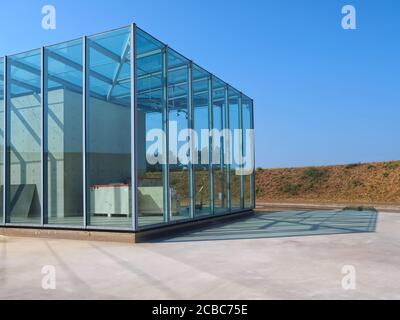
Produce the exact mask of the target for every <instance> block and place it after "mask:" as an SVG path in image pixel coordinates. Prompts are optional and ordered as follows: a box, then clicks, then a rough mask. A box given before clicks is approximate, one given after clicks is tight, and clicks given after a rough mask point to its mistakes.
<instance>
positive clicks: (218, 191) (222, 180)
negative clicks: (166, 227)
mask: <svg viewBox="0 0 400 320" xmlns="http://www.w3.org/2000/svg"><path fill="white" fill-rule="evenodd" d="M212 99H213V129H216V131H215V132H213V145H212V148H213V152H212V153H213V162H212V164H213V175H214V213H216V214H218V213H225V212H227V211H228V210H229V206H228V201H227V200H228V195H227V191H228V188H227V179H226V178H227V165H226V163H227V161H225V141H224V136H223V134H222V132H223V130H224V129H225V128H226V115H225V112H226V101H225V84H224V83H223V82H222V81H220V80H219V79H217V78H215V77H213V81H212Z"/></svg>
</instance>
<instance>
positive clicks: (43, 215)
mask: <svg viewBox="0 0 400 320" xmlns="http://www.w3.org/2000/svg"><path fill="white" fill-rule="evenodd" d="M45 50H46V49H45V48H44V47H42V49H41V70H40V71H41V72H40V78H41V79H40V83H41V95H40V96H41V112H40V115H41V119H40V122H41V123H40V125H41V135H42V137H41V142H42V143H41V154H40V157H41V164H42V165H41V174H40V188H41V192H40V220H41V224H42V226H44V225H46V224H47V223H48V210H47V202H48V198H47V179H45V177H46V178H47V174H48V172H47V156H46V155H47V140H48V139H47V135H46V132H47V117H46V114H47V99H48V97H47V95H48V90H47V81H46V74H47V69H48V68H47V59H46V51H45Z"/></svg>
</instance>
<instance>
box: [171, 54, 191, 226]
mask: <svg viewBox="0 0 400 320" xmlns="http://www.w3.org/2000/svg"><path fill="white" fill-rule="evenodd" d="M188 63H189V62H188V61H187V60H186V59H185V58H183V57H181V56H180V55H179V54H178V53H176V52H175V51H173V50H171V49H168V121H169V138H168V139H169V140H168V141H169V193H170V195H169V197H170V219H171V220H172V221H173V220H179V219H189V218H190V210H191V208H190V173H189V164H190V163H189V157H190V150H189V148H188V146H189V143H190V141H189V132H188V131H187V129H188V128H189V82H188Z"/></svg>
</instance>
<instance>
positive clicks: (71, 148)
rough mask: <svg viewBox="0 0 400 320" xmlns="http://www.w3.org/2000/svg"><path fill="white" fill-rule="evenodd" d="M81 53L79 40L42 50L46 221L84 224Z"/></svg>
mask: <svg viewBox="0 0 400 320" xmlns="http://www.w3.org/2000/svg"><path fill="white" fill-rule="evenodd" d="M82 56H83V48H82V40H81V39H80V40H76V41H71V42H67V43H63V44H60V45H56V46H52V47H48V48H46V50H45V59H46V60H45V61H46V65H47V77H46V81H47V92H46V93H45V94H46V99H45V100H46V102H47V104H46V107H45V111H46V112H45V119H46V121H45V125H46V130H45V132H46V145H47V154H46V156H47V215H48V216H47V222H48V224H58V225H83V188H82V181H83V176H82V174H83V172H82V164H83V162H82V161H83V160H82V109H83V97H82V81H83V62H82Z"/></svg>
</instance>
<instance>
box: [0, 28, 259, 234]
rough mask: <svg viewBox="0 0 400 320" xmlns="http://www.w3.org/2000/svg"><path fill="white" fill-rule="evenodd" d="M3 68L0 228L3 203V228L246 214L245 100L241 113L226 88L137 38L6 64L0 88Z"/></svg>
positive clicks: (249, 202) (109, 36)
mask: <svg viewBox="0 0 400 320" xmlns="http://www.w3.org/2000/svg"><path fill="white" fill-rule="evenodd" d="M132 30H135V32H136V34H135V37H134V39H135V41H136V43H135V45H134V46H133V44H132V39H133V37H132ZM134 48H135V52H132V50H134ZM42 52H43V54H44V56H42ZM132 56H134V57H135V59H136V61H135V67H136V69H135V70H134V71H135V77H136V78H135V79H133V80H134V83H133V81H132V76H134V75H133V74H132V67H133V65H132V61H131V57H132ZM4 64H5V63H4V59H2V58H0V190H1V192H2V191H3V190H4V188H3V186H4V184H5V183H7V186H6V189H5V191H6V203H4V204H3V196H2V193H1V194H0V222H1V221H2V215H3V209H4V207H6V208H7V210H6V211H7V215H6V219H5V220H6V223H9V224H24V225H41V224H42V223H43V224H45V225H49V226H74V227H86V226H88V227H89V228H100V229H107V228H111V229H114V228H117V229H132V226H133V216H134V214H135V212H132V208H135V209H136V210H137V211H136V214H137V222H138V227H139V228H144V227H154V226H157V225H163V224H167V223H170V222H178V221H183V220H188V219H192V218H201V217H207V216H210V215H213V214H224V213H229V212H233V211H240V210H241V209H243V206H244V207H245V208H252V207H254V197H255V192H254V179H255V178H254V173H253V171H252V170H251V171H248V174H247V175H245V176H244V177H241V176H240V175H239V174H238V172H239V173H240V171H239V170H238V169H239V168H240V165H239V160H240V159H239V158H238V157H239V154H240V152H239V151H242V149H244V151H245V153H246V152H247V153H248V152H251V151H252V149H249V148H247V147H248V146H249V142H248V141H249V140H248V139H251V138H252V136H248V135H246V132H245V133H244V134H241V135H240V138H241V139H243V137H244V138H245V139H244V146H243V148H242V147H238V143H239V145H240V142H241V141H237V137H236V139H235V135H238V131H237V129H240V127H241V125H242V124H243V127H244V129H250V128H253V125H254V124H253V105H252V100H251V99H249V98H248V97H246V96H243V99H242V108H241V107H240V96H241V94H240V93H239V92H238V91H237V90H236V89H234V88H232V87H230V86H228V85H227V84H226V83H225V82H223V81H222V80H220V79H218V78H217V77H214V76H211V74H210V73H208V72H207V71H205V70H204V69H202V68H201V67H199V66H197V65H195V64H193V63H192V62H190V61H189V60H188V59H186V58H185V57H183V56H182V55H180V54H179V53H177V52H176V51H174V50H172V49H171V48H169V47H167V46H166V45H165V44H163V43H161V42H160V41H158V40H156V39H155V38H153V37H152V36H150V35H149V34H147V33H146V32H144V31H143V30H141V29H139V28H136V27H132V26H129V27H126V28H121V29H118V30H114V31H110V32H106V33H101V34H96V35H93V36H90V37H83V38H81V39H78V40H73V41H69V42H65V43H61V44H57V45H53V46H49V47H45V48H44V49H43V50H42V49H38V50H32V51H29V52H25V53H22V54H17V55H13V56H10V57H8V64H7V70H6V71H7V79H6V80H7V82H6V83H4V81H3V78H4ZM42 68H43V71H44V72H42ZM42 76H43V77H42ZM133 84H134V85H135V89H136V94H135V95H134V96H133V95H132V92H131V90H132V85H133ZM5 88H7V90H5ZM5 94H6V97H5ZM132 98H134V99H132ZM4 101H6V102H7V103H6V104H7V112H4V111H5V110H4V103H3V102H4ZM132 102H134V103H132ZM42 106H43V109H42ZM133 107H134V109H133ZM132 112H135V114H132ZM132 119H135V124H134V128H135V132H134V134H132V128H133V126H132V125H131V120H132ZM4 124H6V126H5V127H4ZM192 129H193V131H191V130H192ZM210 129H211V130H212V131H211V135H210V131H209V130H210ZM5 133H7V134H5ZM133 135H134V137H135V138H134V139H135V141H134V144H133V145H134V149H135V150H132V141H131V140H132V138H131V137H132V136H133ZM5 136H6V139H4V138H5ZM228 137H229V139H228ZM5 140H7V141H5ZM191 146H193V147H194V149H192V148H191ZM5 150H6V153H4V152H5ZM249 150H250V151H249ZM84 152H85V153H84ZM4 159H5V160H6V163H7V168H6V169H5V170H4V172H5V174H6V175H5V176H3V168H4V165H5V163H4ZM245 159H250V162H252V161H254V158H253V157H248V156H245ZM192 160H194V161H195V162H194V163H192V162H191V161H192ZM252 165H253V163H246V168H247V169H252ZM133 167H134V168H135V169H136V172H135V173H133V172H132V168H133ZM6 178H7V179H6ZM135 178H136V179H137V181H136V183H135V185H136V186H137V189H136V190H132V186H133V185H134V184H133V183H132V179H135ZM42 183H43V186H42ZM42 191H43V195H42V194H41V192H42ZM132 194H134V195H135V196H136V198H137V203H136V204H135V203H133V201H135V200H136V199H133V198H132ZM242 195H243V197H242ZM84 200H85V202H84ZM42 201H43V203H42ZM85 210H86V212H85ZM42 214H43V216H42Z"/></svg>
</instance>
